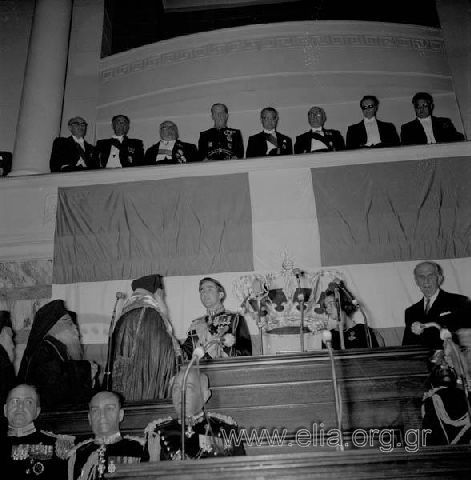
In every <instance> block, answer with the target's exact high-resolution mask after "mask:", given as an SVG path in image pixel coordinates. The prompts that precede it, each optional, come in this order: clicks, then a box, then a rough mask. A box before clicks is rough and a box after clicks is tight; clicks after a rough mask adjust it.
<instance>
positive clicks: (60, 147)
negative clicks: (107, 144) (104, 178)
mask: <svg viewBox="0 0 471 480" xmlns="http://www.w3.org/2000/svg"><path fill="white" fill-rule="evenodd" d="M68 126H69V130H70V133H71V135H70V136H69V137H57V138H56V139H55V140H54V143H53V144H52V153H51V159H50V161H49V166H50V169H51V172H76V171H81V170H87V169H89V168H95V163H94V160H93V155H94V150H95V147H94V146H93V145H91V144H90V143H88V142H86V141H85V135H86V134H87V126H88V124H87V122H86V121H85V120H84V119H83V118H82V117H72V118H71V119H70V120H69V122H68Z"/></svg>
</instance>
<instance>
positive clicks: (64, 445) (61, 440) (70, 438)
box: [41, 430, 75, 460]
mask: <svg viewBox="0 0 471 480" xmlns="http://www.w3.org/2000/svg"><path fill="white" fill-rule="evenodd" d="M41 433H43V434H44V435H47V436H48V437H52V438H55V439H56V455H57V456H58V457H59V458H60V459H62V460H65V459H66V458H67V457H68V456H69V452H70V451H71V450H72V448H74V443H75V436H74V435H63V434H57V433H53V432H49V431H47V430H41Z"/></svg>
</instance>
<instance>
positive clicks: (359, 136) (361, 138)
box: [347, 119, 401, 150]
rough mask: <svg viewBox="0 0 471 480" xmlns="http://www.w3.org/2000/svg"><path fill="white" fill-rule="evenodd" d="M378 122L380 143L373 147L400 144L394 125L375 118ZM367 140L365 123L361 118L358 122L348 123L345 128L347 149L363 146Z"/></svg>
mask: <svg viewBox="0 0 471 480" xmlns="http://www.w3.org/2000/svg"><path fill="white" fill-rule="evenodd" d="M376 123H377V124H378V131H379V138H380V139H381V143H380V144H379V145H375V147H397V146H398V145H400V144H401V142H400V140H399V135H398V134H397V131H396V127H395V126H394V125H393V124H392V123H389V122H382V121H381V120H378V119H376ZM367 141H368V135H367V134H366V128H365V123H364V122H363V120H362V121H361V122H359V123H355V124H353V125H350V126H349V127H348V130H347V149H349V150H350V149H354V148H363V147H365V143H366V142H367Z"/></svg>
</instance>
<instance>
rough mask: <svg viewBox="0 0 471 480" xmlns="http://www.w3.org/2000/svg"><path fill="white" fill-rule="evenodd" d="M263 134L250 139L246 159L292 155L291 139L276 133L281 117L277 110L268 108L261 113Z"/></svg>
mask: <svg viewBox="0 0 471 480" xmlns="http://www.w3.org/2000/svg"><path fill="white" fill-rule="evenodd" d="M260 119H261V121H262V126H263V132H260V133H257V134H256V135H252V136H251V137H249V142H248V145H247V153H246V157H247V158H251V157H265V156H267V157H273V156H275V155H292V153H293V142H292V141H291V138H289V137H287V136H286V135H283V134H281V133H279V132H277V131H276V127H277V125H278V120H279V115H278V112H277V111H276V109H274V108H272V107H266V108H264V109H263V110H262V111H261V112H260Z"/></svg>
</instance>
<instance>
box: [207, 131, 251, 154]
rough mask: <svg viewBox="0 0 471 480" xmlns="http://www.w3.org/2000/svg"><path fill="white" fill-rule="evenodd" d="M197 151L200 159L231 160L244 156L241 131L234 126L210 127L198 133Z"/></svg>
mask: <svg viewBox="0 0 471 480" xmlns="http://www.w3.org/2000/svg"><path fill="white" fill-rule="evenodd" d="M198 151H199V153H200V156H201V159H202V160H204V159H208V160H231V159H234V158H244V142H243V140H242V133H240V130H237V129H235V128H229V127H226V128H210V129H209V130H206V131H204V132H201V133H200V138H199V140H198Z"/></svg>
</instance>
